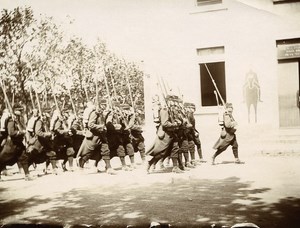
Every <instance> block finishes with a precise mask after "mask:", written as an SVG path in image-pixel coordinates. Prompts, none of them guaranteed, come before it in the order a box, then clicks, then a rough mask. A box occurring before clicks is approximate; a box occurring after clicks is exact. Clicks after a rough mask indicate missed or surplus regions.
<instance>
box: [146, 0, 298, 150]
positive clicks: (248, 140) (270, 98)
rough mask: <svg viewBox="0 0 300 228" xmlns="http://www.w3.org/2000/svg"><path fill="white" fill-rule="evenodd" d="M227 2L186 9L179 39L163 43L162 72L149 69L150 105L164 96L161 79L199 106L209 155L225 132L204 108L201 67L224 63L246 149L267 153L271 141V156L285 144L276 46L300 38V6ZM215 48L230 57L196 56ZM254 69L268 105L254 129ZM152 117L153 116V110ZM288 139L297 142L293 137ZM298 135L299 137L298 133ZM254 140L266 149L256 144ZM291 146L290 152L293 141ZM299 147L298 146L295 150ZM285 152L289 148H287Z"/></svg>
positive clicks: (198, 116)
mask: <svg viewBox="0 0 300 228" xmlns="http://www.w3.org/2000/svg"><path fill="white" fill-rule="evenodd" d="M223 2H224V4H223V5H222V6H221V7H219V6H217V7H216V8H211V7H207V8H206V9H204V10H202V9H200V8H197V7H196V6H195V1H190V2H189V4H187V5H184V7H183V8H182V14H180V15H178V17H179V18H180V20H177V22H174V23H177V27H176V30H177V33H174V34H177V35H174V36H170V37H169V38H170V39H169V42H168V43H161V45H162V49H161V55H162V56H161V57H157V59H156V62H157V63H160V69H157V68H155V64H153V65H151V64H149V65H148V68H146V71H148V72H149V75H150V76H149V78H148V79H147V80H148V83H146V84H148V85H149V86H148V87H147V88H151V92H148V95H147V96H148V104H149V105H150V107H151V101H150V97H151V96H152V95H153V94H154V93H159V90H155V83H154V82H155V81H156V78H155V77H156V76H157V75H160V76H162V77H163V78H164V80H165V81H167V82H168V84H169V87H171V88H172V89H173V92H174V90H177V88H178V87H179V88H180V90H181V93H182V94H183V95H184V101H189V102H194V103H195V104H196V107H197V112H196V123H197V128H198V129H199V131H200V136H201V140H202V142H203V148H204V151H211V150H212V145H213V143H214V141H215V140H216V139H217V137H218V133H217V132H218V131H219V129H220V127H219V126H218V124H217V119H218V108H217V107H210V108H204V107H201V100H200V99H201V98H200V72H199V63H201V62H205V61H214V60H224V61H225V74H226V93H227V101H228V102H232V103H233V105H234V116H235V119H236V120H237V122H238V123H239V130H238V134H239V141H241V149H242V150H246V149H247V148H248V149H249V148H251V149H254V150H256V151H258V150H261V151H263V150H264V149H263V148H264V147H265V148H266V147H267V143H266V141H267V140H269V138H270V137H271V138H272V139H271V140H269V141H271V142H272V143H271V144H269V145H271V147H272V150H274V148H275V147H276V148H277V149H278V148H281V147H280V146H278V145H277V144H276V143H275V141H278V142H279V141H282V139H279V138H280V137H281V135H280V134H281V133H279V102H278V87H279V85H278V81H279V80H278V77H279V76H278V60H277V48H276V41H277V40H279V39H290V38H299V37H300V13H298V12H300V3H299V2H298V3H288V4H279V5H273V2H272V1H264V0H263V1H252V0H248V1H247V0H241V1H237V0H223ZM297 9H298V10H297ZM175 21H176V20H175ZM178 31H180V32H179V33H178ZM216 46H224V48H225V54H224V55H220V56H213V57H203V56H202V57H201V56H199V55H197V49H199V48H209V47H216ZM149 62H151V61H149ZM250 68H251V69H252V70H253V71H255V72H256V73H257V76H258V79H259V83H260V87H261V99H262V101H263V102H259V103H258V107H257V123H255V122H254V111H253V109H251V112H250V113H251V115H250V123H249V122H248V115H247V107H246V104H245V103H243V84H244V82H245V75H246V72H248V71H249V69H250ZM151 71H152V72H151ZM150 85H151V86H150ZM155 91H156V92H155ZM175 92H176V91H175ZM146 106H147V104H146ZM147 113H150V112H149V110H148V111H147ZM151 118H152V115H148V121H149V122H151ZM298 128H299V127H298ZM284 134H286V135H288V134H290V135H293V137H294V133H290V132H289V133H287V132H285V133H284ZM296 134H298V136H299V132H297V133H296ZM298 136H297V137H298ZM254 138H256V139H258V140H261V142H262V143H259V142H258V141H257V140H256V141H252V139H254ZM263 140H264V141H263ZM295 141H297V140H295V138H293V142H295ZM286 143H288V144H289V147H291V145H290V142H289V141H286ZM297 143H298V141H297ZM255 146H257V148H255ZM271 147H270V148H271ZM296 147H299V144H295V148H296ZM282 148H285V149H286V148H288V147H287V146H286V144H284V146H283V147H282Z"/></svg>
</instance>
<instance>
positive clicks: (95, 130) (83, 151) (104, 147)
mask: <svg viewBox="0 0 300 228" xmlns="http://www.w3.org/2000/svg"><path fill="white" fill-rule="evenodd" d="M83 124H84V128H85V129H86V133H85V138H84V140H83V142H82V144H81V147H80V149H79V152H78V156H80V159H79V167H80V168H82V169H83V167H84V164H85V163H86V162H87V161H88V160H89V159H90V158H91V157H92V156H96V157H98V156H100V157H101V158H102V159H103V160H104V162H105V165H106V173H108V174H111V175H114V174H116V172H115V170H113V168H112V167H111V164H110V149H109V146H108V141H107V136H106V128H105V124H104V121H103V118H102V116H101V115H100V113H99V111H97V110H96V106H95V105H94V104H93V103H92V102H88V104H87V108H86V109H85V110H84V113H83Z"/></svg>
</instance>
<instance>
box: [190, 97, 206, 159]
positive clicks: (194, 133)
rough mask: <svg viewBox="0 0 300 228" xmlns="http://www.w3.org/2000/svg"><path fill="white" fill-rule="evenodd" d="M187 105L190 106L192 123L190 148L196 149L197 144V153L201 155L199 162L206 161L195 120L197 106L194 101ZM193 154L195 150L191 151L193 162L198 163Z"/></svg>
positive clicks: (191, 149)
mask: <svg viewBox="0 0 300 228" xmlns="http://www.w3.org/2000/svg"><path fill="white" fill-rule="evenodd" d="M186 105H187V106H188V108H187V116H188V121H189V123H190V124H191V125H192V126H191V129H190V130H191V131H190V132H191V137H192V138H190V139H192V140H189V150H190V152H191V151H194V150H195V149H194V145H196V147H197V153H198V156H199V162H200V163H204V162H206V161H205V160H204V159H203V153H202V147H201V141H200V137H199V132H198V130H197V129H196V121H195V117H194V113H195V111H196V106H195V104H194V103H187V104H186ZM192 154H193V152H191V157H192V163H194V165H196V161H195V156H193V155H192Z"/></svg>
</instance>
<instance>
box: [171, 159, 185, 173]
mask: <svg viewBox="0 0 300 228" xmlns="http://www.w3.org/2000/svg"><path fill="white" fill-rule="evenodd" d="M172 162H173V169H172V173H184V171H183V170H181V169H180V168H179V167H178V158H172Z"/></svg>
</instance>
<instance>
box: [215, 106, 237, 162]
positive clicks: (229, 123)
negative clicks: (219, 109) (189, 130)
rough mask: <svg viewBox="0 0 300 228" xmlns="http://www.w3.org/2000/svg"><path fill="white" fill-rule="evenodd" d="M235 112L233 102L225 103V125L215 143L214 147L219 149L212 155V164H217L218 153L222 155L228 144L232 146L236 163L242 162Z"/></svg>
mask: <svg viewBox="0 0 300 228" xmlns="http://www.w3.org/2000/svg"><path fill="white" fill-rule="evenodd" d="M232 112H233V106H232V104H231V103H226V104H225V112H224V114H223V117H224V126H223V128H222V132H221V136H220V138H219V139H218V140H217V142H216V143H215V145H214V147H213V148H214V149H216V150H217V151H216V152H215V153H214V155H213V157H212V165H214V164H215V159H216V157H217V156H218V155H220V154H221V153H222V152H224V151H225V150H226V149H227V147H228V146H230V145H231V146H232V152H233V155H234V158H235V163H237V164H239V163H241V161H240V159H239V155H238V143H237V139H236V135H235V132H236V127H237V122H236V121H235V120H234V118H233V116H232Z"/></svg>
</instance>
